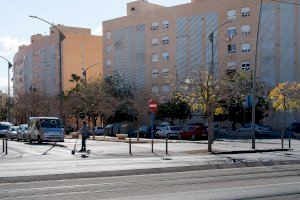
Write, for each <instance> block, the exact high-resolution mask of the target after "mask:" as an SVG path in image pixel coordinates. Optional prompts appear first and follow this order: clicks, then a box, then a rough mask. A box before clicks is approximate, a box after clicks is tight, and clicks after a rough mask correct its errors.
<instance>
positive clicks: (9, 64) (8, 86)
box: [0, 56, 13, 122]
mask: <svg viewBox="0 0 300 200" xmlns="http://www.w3.org/2000/svg"><path fill="white" fill-rule="evenodd" d="M0 57H1V58H2V59H4V60H6V61H7V63H8V74H7V78H8V80H7V95H8V108H7V121H8V122H9V121H10V103H11V101H10V68H12V66H13V64H11V62H9V60H7V59H6V58H4V57H3V56H0Z"/></svg>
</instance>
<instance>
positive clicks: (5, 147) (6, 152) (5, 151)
mask: <svg viewBox="0 0 300 200" xmlns="http://www.w3.org/2000/svg"><path fill="white" fill-rule="evenodd" d="M7 140H8V139H7V138H6V142H5V143H6V144H5V155H7Z"/></svg>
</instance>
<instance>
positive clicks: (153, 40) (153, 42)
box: [152, 38, 158, 46]
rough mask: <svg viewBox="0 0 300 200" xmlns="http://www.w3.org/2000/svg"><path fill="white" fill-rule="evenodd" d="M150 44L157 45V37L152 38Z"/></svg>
mask: <svg viewBox="0 0 300 200" xmlns="http://www.w3.org/2000/svg"><path fill="white" fill-rule="evenodd" d="M152 46H158V38H152Z"/></svg>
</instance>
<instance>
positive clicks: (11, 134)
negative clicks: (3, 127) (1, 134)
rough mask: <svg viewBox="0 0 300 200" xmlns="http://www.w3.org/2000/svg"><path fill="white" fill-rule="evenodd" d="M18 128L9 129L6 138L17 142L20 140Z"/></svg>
mask: <svg viewBox="0 0 300 200" xmlns="http://www.w3.org/2000/svg"><path fill="white" fill-rule="evenodd" d="M18 129H19V127H18V126H11V127H9V129H8V131H7V133H6V138H7V139H11V140H15V139H16V140H17V139H18V132H17V131H18Z"/></svg>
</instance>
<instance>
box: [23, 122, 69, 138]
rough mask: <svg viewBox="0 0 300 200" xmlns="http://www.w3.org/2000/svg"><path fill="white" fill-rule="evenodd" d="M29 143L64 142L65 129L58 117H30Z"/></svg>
mask: <svg viewBox="0 0 300 200" xmlns="http://www.w3.org/2000/svg"><path fill="white" fill-rule="evenodd" d="M28 137H29V142H30V143H32V142H33V141H38V143H42V142H64V137H65V135H64V127H63V125H62V122H61V120H60V119H59V118H56V117H30V118H29V130H28Z"/></svg>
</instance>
